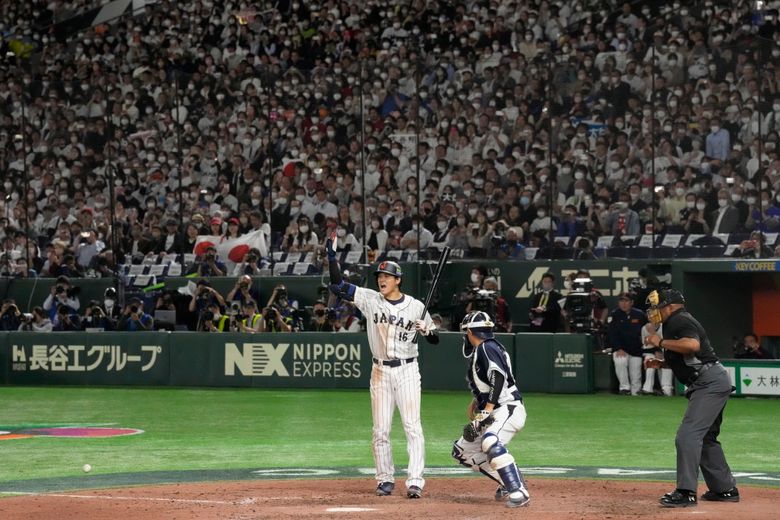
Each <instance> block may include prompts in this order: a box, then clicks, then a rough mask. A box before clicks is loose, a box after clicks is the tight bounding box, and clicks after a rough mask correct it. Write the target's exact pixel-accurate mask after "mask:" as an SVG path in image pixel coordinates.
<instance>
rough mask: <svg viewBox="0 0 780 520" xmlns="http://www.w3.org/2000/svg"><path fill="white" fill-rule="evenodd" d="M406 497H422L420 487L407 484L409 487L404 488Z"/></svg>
mask: <svg viewBox="0 0 780 520" xmlns="http://www.w3.org/2000/svg"><path fill="white" fill-rule="evenodd" d="M406 497H407V498H421V497H422V489H420V488H419V487H418V486H409V489H407V490H406Z"/></svg>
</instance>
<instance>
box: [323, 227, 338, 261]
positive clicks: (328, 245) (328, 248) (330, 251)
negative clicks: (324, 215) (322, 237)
mask: <svg viewBox="0 0 780 520" xmlns="http://www.w3.org/2000/svg"><path fill="white" fill-rule="evenodd" d="M325 252H326V253H327V255H328V260H335V259H336V233H333V234H331V235H330V236H329V237H328V239H327V240H326V241H325Z"/></svg>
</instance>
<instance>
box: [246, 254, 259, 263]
mask: <svg viewBox="0 0 780 520" xmlns="http://www.w3.org/2000/svg"><path fill="white" fill-rule="evenodd" d="M259 259H260V258H259V257H258V256H257V254H255V252H254V251H249V252H248V253H247V254H246V257H244V262H246V263H248V264H253V263H255V262H257V261H258V260H259Z"/></svg>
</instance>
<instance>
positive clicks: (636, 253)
mask: <svg viewBox="0 0 780 520" xmlns="http://www.w3.org/2000/svg"><path fill="white" fill-rule="evenodd" d="M652 253H653V249H652V248H650V247H639V246H637V247H630V248H628V258H650V257H651V256H652Z"/></svg>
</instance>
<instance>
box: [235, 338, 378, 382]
mask: <svg viewBox="0 0 780 520" xmlns="http://www.w3.org/2000/svg"><path fill="white" fill-rule="evenodd" d="M361 351H362V346H361V344H359V343H357V344H356V343H252V342H245V343H225V376H255V377H293V378H318V379H322V378H325V379H359V378H360V376H361V374H362V373H363V372H362V370H361V367H360V363H361V360H362V358H363V356H362V352H361Z"/></svg>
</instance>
